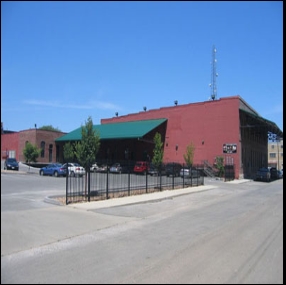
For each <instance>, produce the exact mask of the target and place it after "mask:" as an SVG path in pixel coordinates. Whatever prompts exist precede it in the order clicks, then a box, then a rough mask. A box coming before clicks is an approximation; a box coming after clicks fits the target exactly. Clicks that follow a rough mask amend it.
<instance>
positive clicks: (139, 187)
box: [66, 165, 204, 204]
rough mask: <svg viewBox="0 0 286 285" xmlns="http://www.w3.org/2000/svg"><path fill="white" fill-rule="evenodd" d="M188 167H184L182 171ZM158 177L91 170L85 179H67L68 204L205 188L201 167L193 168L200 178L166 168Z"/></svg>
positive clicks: (145, 174) (128, 172)
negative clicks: (197, 187) (167, 172)
mask: <svg viewBox="0 0 286 285" xmlns="http://www.w3.org/2000/svg"><path fill="white" fill-rule="evenodd" d="M184 167H186V166H184V165H183V168H184ZM159 169H162V170H161V172H159V173H158V174H156V175H152V176H151V175H150V174H148V172H146V173H144V174H136V173H134V172H133V171H132V170H131V169H129V171H127V173H111V172H110V169H109V168H107V170H106V171H105V172H90V171H88V172H87V173H86V174H85V175H83V176H76V177H70V176H68V177H66V204H69V203H78V202H89V201H98V200H105V199H110V198H119V197H124V196H132V195H140V194H144V193H152V192H158V191H163V190H171V189H172V190H175V189H178V188H185V187H195V186H200V185H204V172H203V166H202V165H193V166H192V169H193V170H194V169H196V170H197V173H199V175H193V172H192V171H190V175H189V176H186V175H183V176H179V175H178V174H175V172H173V173H174V175H172V174H171V175H166V173H165V171H164V169H163V168H159Z"/></svg>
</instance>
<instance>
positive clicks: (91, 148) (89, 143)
mask: <svg viewBox="0 0 286 285" xmlns="http://www.w3.org/2000/svg"><path fill="white" fill-rule="evenodd" d="M99 147H100V138H99V134H97V133H96V131H95V130H94V129H93V122H92V119H91V117H90V116H89V117H88V119H87V122H85V126H83V127H82V128H81V141H79V142H77V143H76V144H75V155H76V157H77V159H78V161H79V163H80V164H81V165H82V166H83V167H84V169H85V172H86V173H87V174H88V175H89V173H90V166H91V165H92V164H93V163H94V162H95V160H96V154H97V152H98V150H99ZM88 181H89V185H88V187H89V188H88V189H90V176H89V177H88ZM86 188H87V175H86V176H85V195H86ZM88 199H89V198H88Z"/></svg>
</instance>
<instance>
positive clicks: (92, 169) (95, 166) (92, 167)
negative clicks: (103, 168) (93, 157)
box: [90, 162, 99, 172]
mask: <svg viewBox="0 0 286 285" xmlns="http://www.w3.org/2000/svg"><path fill="white" fill-rule="evenodd" d="M98 169H99V167H98V165H97V163H96V162H95V163H94V164H93V165H92V166H91V167H90V171H91V172H95V171H97V170H98Z"/></svg>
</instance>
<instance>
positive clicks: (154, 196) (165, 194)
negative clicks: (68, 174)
mask: <svg viewBox="0 0 286 285" xmlns="http://www.w3.org/2000/svg"><path fill="white" fill-rule="evenodd" d="M249 181H251V180H248V179H239V180H233V181H229V182H223V181H222V183H229V184H240V183H245V182H249ZM218 187H219V186H216V185H202V186H197V187H187V188H182V189H177V190H164V191H161V192H154V193H147V194H141V195H133V196H127V197H122V198H113V199H108V200H101V201H92V202H85V203H74V204H68V205H67V206H68V207H71V208H77V209H82V210H87V211H88V210H95V209H101V208H108V207H116V206H122V205H131V204H138V203H145V202H150V201H158V200H163V199H171V198H172V197H176V196H181V195H187V194H192V193H197V192H201V191H208V190H211V189H215V188H218Z"/></svg>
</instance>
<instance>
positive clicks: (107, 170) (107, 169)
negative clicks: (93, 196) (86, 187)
mask: <svg viewBox="0 0 286 285" xmlns="http://www.w3.org/2000/svg"><path fill="white" fill-rule="evenodd" d="M108 172H109V167H108V165H107V168H106V200H107V199H108Z"/></svg>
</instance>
